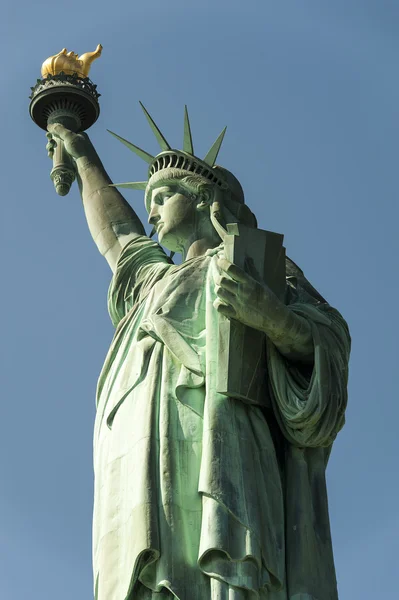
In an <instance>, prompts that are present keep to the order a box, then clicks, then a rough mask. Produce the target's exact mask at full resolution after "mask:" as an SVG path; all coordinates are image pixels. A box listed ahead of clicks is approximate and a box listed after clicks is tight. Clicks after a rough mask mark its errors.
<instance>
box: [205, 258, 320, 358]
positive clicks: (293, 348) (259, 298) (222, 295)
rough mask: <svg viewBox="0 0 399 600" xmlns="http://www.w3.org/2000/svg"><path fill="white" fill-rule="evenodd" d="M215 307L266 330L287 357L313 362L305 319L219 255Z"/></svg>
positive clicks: (310, 336) (311, 338) (271, 339)
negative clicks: (219, 272)
mask: <svg viewBox="0 0 399 600" xmlns="http://www.w3.org/2000/svg"><path fill="white" fill-rule="evenodd" d="M218 264H219V267H220V269H221V275H220V277H219V279H218V280H217V281H216V294H217V296H218V299H217V300H216V302H215V308H216V309H217V310H218V311H219V312H220V313H221V314H223V315H225V316H226V317H228V318H231V319H236V320H237V321H240V323H243V324H244V325H248V327H253V328H254V329H258V330H259V331H262V332H263V333H265V334H266V335H267V337H268V339H269V340H270V341H271V342H273V344H274V345H275V346H276V348H277V349H278V350H279V351H280V352H281V354H283V355H284V356H285V357H286V358H289V359H292V360H299V361H301V362H305V363H311V362H312V361H313V351H314V348H313V337H312V331H311V327H310V325H309V322H308V321H307V319H306V318H304V317H302V316H301V315H300V314H297V313H295V312H294V311H292V310H291V309H290V307H289V306H286V305H285V304H284V303H283V302H281V300H279V299H278V298H277V296H276V295H275V294H274V293H273V292H272V291H271V289H270V288H269V287H268V286H267V285H266V284H261V283H259V282H258V281H256V280H255V279H254V278H253V277H251V276H250V275H249V274H248V273H245V272H244V271H243V270H242V269H240V268H239V267H237V266H236V265H234V264H232V263H231V262H229V261H228V260H227V259H225V258H219V261H218Z"/></svg>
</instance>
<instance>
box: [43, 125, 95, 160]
mask: <svg viewBox="0 0 399 600" xmlns="http://www.w3.org/2000/svg"><path fill="white" fill-rule="evenodd" d="M47 129H48V133H47V134H46V136H47V139H48V143H47V146H46V150H47V153H48V155H49V157H50V158H52V157H53V154H54V149H55V147H56V145H57V140H62V141H63V142H64V147H65V150H66V151H67V152H68V154H69V155H70V156H72V157H73V158H74V159H75V160H77V159H78V158H82V157H92V156H94V155H95V154H96V152H95V150H94V147H93V144H92V143H91V141H90V139H89V136H88V135H87V134H86V133H74V132H73V131H70V130H69V129H67V128H66V127H64V126H63V125H61V124H60V123H55V124H53V125H49V126H48V127H47Z"/></svg>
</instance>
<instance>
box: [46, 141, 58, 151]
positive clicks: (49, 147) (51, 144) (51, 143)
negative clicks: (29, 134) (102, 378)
mask: <svg viewBox="0 0 399 600" xmlns="http://www.w3.org/2000/svg"><path fill="white" fill-rule="evenodd" d="M56 145H57V142H56V141H55V140H53V139H52V138H51V140H49V141H48V142H47V144H46V150H54V148H55V147H56Z"/></svg>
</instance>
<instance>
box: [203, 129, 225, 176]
mask: <svg viewBox="0 0 399 600" xmlns="http://www.w3.org/2000/svg"><path fill="white" fill-rule="evenodd" d="M226 129H227V127H225V128H224V129H223V131H222V132H221V133H220V134H219V136H218V137H217V139H216V141H215V142H214V143H213V145H212V147H211V149H210V150H209V151H208V154H207V155H206V156H205V158H204V159H203V161H204V162H206V163H207V164H208V165H209V166H210V167H213V165H214V164H215V161H216V159H217V156H218V154H219V150H220V146H221V145H222V142H223V138H224V134H225V133H226Z"/></svg>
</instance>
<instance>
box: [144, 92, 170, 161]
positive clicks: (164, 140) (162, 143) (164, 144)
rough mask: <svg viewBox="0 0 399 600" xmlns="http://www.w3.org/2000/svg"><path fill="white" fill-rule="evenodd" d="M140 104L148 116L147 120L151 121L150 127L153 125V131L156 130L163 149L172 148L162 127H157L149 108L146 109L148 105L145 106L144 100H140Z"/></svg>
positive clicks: (156, 135) (155, 132)
mask: <svg viewBox="0 0 399 600" xmlns="http://www.w3.org/2000/svg"><path fill="white" fill-rule="evenodd" d="M139 102H140V100H139ZM140 106H141V108H142V109H143V112H144V114H145V116H146V117H147V121H148V122H149V124H150V127H151V129H152V131H153V132H154V135H155V137H156V138H157V141H158V144H159V145H160V146H161V149H162V150H170V149H171V148H170V146H169V144H168V142H167V141H166V139H165V138H164V136H163V134H162V133H161V131H160V129H159V128H158V127H157V125H156V123H155V121H154V120H153V118H152V117H151V115H150V113H149V112H148V110H147V109H146V107H145V106H144V104H143V103H142V102H140Z"/></svg>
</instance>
